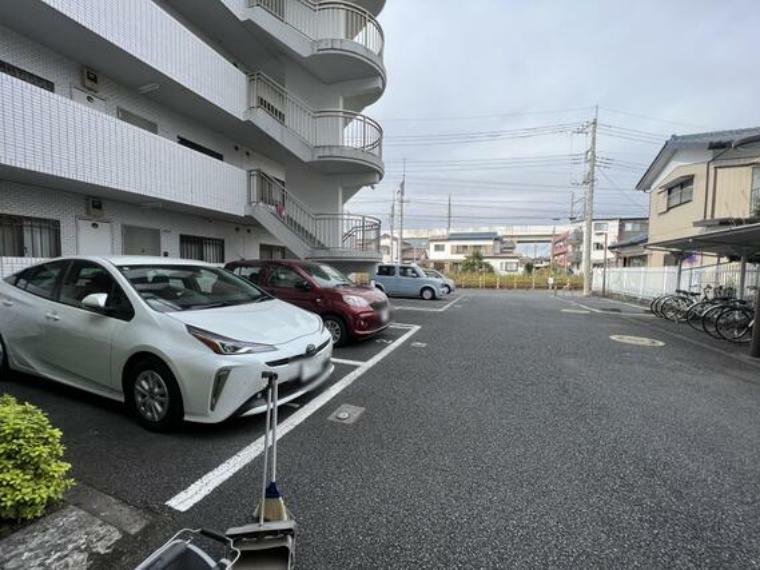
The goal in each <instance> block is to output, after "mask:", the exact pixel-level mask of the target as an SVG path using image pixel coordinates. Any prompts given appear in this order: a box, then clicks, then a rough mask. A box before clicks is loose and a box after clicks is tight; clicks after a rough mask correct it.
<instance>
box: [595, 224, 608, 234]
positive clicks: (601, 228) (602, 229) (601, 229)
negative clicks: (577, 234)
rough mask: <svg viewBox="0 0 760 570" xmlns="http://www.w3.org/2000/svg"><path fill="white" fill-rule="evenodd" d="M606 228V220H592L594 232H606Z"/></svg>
mask: <svg viewBox="0 0 760 570" xmlns="http://www.w3.org/2000/svg"><path fill="white" fill-rule="evenodd" d="M607 228H609V224H608V223H607V222H594V231H595V232H606V231H607Z"/></svg>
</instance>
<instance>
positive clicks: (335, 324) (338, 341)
mask: <svg viewBox="0 0 760 570" xmlns="http://www.w3.org/2000/svg"><path fill="white" fill-rule="evenodd" d="M322 320H323V321H324V322H325V328H326V329H327V331H328V332H329V333H330V336H331V337H332V341H333V345H335V346H343V345H344V344H346V342H348V330H347V329H346V325H345V323H344V322H343V319H341V318H340V317H335V316H332V315H328V316H326V317H323V318H322Z"/></svg>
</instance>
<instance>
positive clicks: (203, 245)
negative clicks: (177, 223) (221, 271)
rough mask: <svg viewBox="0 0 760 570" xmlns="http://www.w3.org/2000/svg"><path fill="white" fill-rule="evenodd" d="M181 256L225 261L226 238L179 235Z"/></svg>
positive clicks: (216, 261)
mask: <svg viewBox="0 0 760 570" xmlns="http://www.w3.org/2000/svg"><path fill="white" fill-rule="evenodd" d="M179 256H180V257H181V258H182V259H196V260H198V261H206V262H208V263H224V240H223V239H218V238H208V237H198V236H186V235H181V236H179Z"/></svg>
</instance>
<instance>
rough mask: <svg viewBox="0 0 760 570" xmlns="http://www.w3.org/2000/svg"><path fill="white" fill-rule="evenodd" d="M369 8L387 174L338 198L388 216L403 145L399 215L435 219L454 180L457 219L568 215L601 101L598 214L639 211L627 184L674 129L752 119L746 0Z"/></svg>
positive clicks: (753, 75)
mask: <svg viewBox="0 0 760 570" xmlns="http://www.w3.org/2000/svg"><path fill="white" fill-rule="evenodd" d="M380 21H381V23H382V25H383V28H384V31H385V36H386V51H385V63H386V67H387V70H388V87H387V90H386V92H385V94H384V96H383V97H382V98H381V100H380V101H379V102H378V103H376V104H375V105H373V106H372V107H369V108H368V109H367V110H366V111H365V113H366V114H368V115H370V116H371V117H373V118H375V119H377V120H379V121H380V123H381V124H382V126H383V128H384V130H385V147H384V156H385V161H386V175H385V179H384V180H383V182H382V183H381V184H379V185H378V186H377V187H376V188H375V189H374V190H372V189H369V188H367V189H364V190H362V191H361V192H360V193H359V194H357V195H356V196H355V197H354V199H352V200H351V201H350V202H349V203H348V204H347V207H346V208H347V210H349V211H351V212H357V213H359V212H362V213H366V214H373V215H378V216H379V217H382V219H383V225H384V227H386V228H387V227H388V225H387V224H388V214H389V211H390V199H391V195H392V193H393V191H394V190H395V189H396V188H397V187H398V184H399V182H400V180H401V173H402V159H403V158H406V159H407V170H406V172H407V177H406V180H407V183H406V190H407V199H408V200H409V204H408V205H407V219H406V225H407V227H445V225H446V200H447V199H448V196H449V194H451V195H452V200H453V203H454V206H453V212H454V226H455V227H469V226H483V225H489V224H505V223H518V224H529V223H547V222H548V223H552V219H553V218H562V220H563V221H566V220H567V218H568V216H569V210H570V202H571V192H573V191H574V192H575V195H576V198H578V197H580V195H581V194H582V189H581V188H578V187H576V186H574V185H573V184H574V183H575V184H577V183H579V182H580V181H581V180H582V178H583V170H584V166H583V164H581V161H582V153H583V152H584V151H585V149H586V148H587V145H588V142H589V140H588V136H587V135H586V134H583V133H580V132H577V131H578V130H579V129H580V128H582V126H583V124H584V123H586V122H588V121H589V120H590V119H591V118H592V115H593V106H594V105H596V104H598V105H599V123H600V124H601V125H604V126H602V127H600V131H599V146H598V149H599V150H598V154H599V155H600V156H601V157H604V160H605V164H606V167H605V168H603V169H601V170H600V172H599V173H598V175H597V186H598V188H599V191H598V192H597V197H596V200H595V215H598V216H605V215H638V214H641V215H646V210H647V208H646V204H647V196H645V195H641V194H640V193H638V192H636V191H634V190H633V189H632V188H633V186H634V185H635V183H636V182H637V181H638V179H639V177H640V176H641V174H642V173H643V171H644V169H645V168H646V166H647V165H648V164H649V162H650V161H651V159H652V158H653V157H654V155H655V154H656V152H657V151H658V150H659V148H660V146H661V144H662V142H663V141H664V139H665V137H667V136H669V135H670V134H673V133H680V134H683V133H689V132H699V131H704V130H717V129H724V128H738V127H749V126H757V125H760V97H758V94H760V72H758V65H757V53H758V51H757V46H758V37H760V3H758V2H757V1H756V0H746V1H732V0H722V1H720V0H714V1H707V0H703V1H701V0H656V1H655V0H635V1H632V0H628V1H622V0H621V1H617V0H593V1H592V0H565V1H560V0H554V1H548V0H529V1H528V0H522V1H516V0H466V1H465V0H388V2H387V6H386V8H385V10H384V11H383V13H382V14H381V15H380ZM518 129H527V130H524V131H519V130H518ZM624 129H625V130H624ZM573 131H575V133H574V134H573ZM536 133H541V134H540V135H539V136H536ZM518 137H519V138H518ZM473 161H480V162H473ZM581 207H582V205H581V204H580V203H578V204H577V206H576V211H578V209H579V208H581Z"/></svg>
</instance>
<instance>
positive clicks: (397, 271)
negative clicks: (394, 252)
mask: <svg viewBox="0 0 760 570" xmlns="http://www.w3.org/2000/svg"><path fill="white" fill-rule="evenodd" d="M373 281H374V283H375V287H377V288H378V289H380V290H381V291H383V292H384V293H385V294H386V295H389V296H391V297H393V296H396V297H422V298H423V299H425V300H426V301H429V300H431V299H440V298H441V297H443V281H441V280H440V279H438V278H437V277H436V278H434V277H428V276H427V275H425V272H424V271H423V270H422V268H421V267H420V266H418V265H417V264H414V263H412V264H400V265H379V266H378V268H377V271H376V272H375V275H374V277H373Z"/></svg>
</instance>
